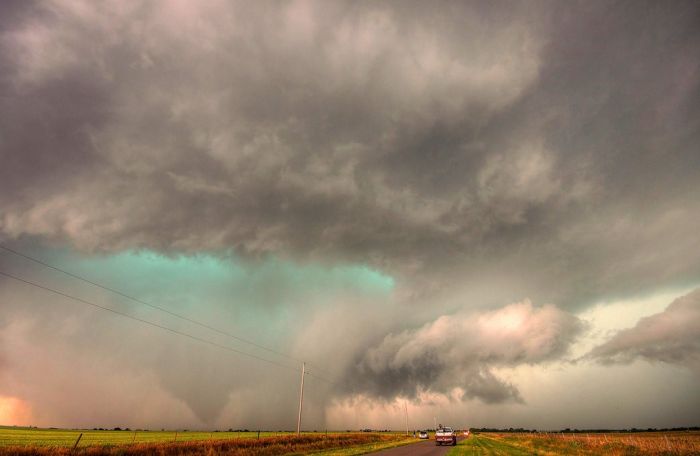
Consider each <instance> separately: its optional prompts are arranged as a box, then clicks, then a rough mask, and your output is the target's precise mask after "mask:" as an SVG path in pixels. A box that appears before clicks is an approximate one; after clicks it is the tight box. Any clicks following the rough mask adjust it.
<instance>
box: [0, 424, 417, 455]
mask: <svg viewBox="0 0 700 456" xmlns="http://www.w3.org/2000/svg"><path fill="white" fill-rule="evenodd" d="M2 431H6V429H4V430H0V435H2V434H3V432H2ZM24 432H25V433H28V434H31V433H34V432H36V433H37V434H35V435H34V438H35V440H31V439H29V438H26V439H24V441H23V442H22V443H17V442H16V440H13V441H10V442H11V443H10V442H8V441H3V446H0V455H3V456H4V455H13V456H25V455H26V456H28V455H90V456H93V455H94V456H97V455H120V456H156V455H157V456H171V455H178V456H180V455H183V456H184V455H207V456H209V455H235V456H277V455H288V454H307V453H314V454H319V455H323V456H333V455H338V456H351V455H359V454H365V453H369V452H372V451H376V450H379V449H383V448H390V447H393V446H398V445H402V444H406V443H410V442H412V441H413V440H414V439H412V438H408V437H406V436H404V435H400V434H383V433H382V434H379V433H361V434H360V433H329V434H325V433H305V434H302V435H300V436H297V435H295V434H292V433H269V432H268V433H263V432H261V433H260V438H257V432H254V433H253V432H248V433H236V432H212V433H202V432H184V433H178V437H179V438H180V439H181V440H180V441H177V440H175V432H172V433H166V432H148V434H149V438H150V439H152V440H150V441H140V442H138V441H136V442H134V443H131V442H129V441H115V436H113V435H112V433H115V432H119V431H83V432H84V434H83V435H84V436H85V433H87V434H88V435H89V436H90V437H92V438H91V439H88V440H86V441H85V442H83V439H82V438H81V440H80V442H79V444H78V445H77V446H76V448H75V449H73V445H74V442H75V440H74V441H73V442H72V444H70V445H66V439H65V437H64V436H63V433H71V432H72V434H73V437H76V440H77V436H78V435H80V432H81V431H77V432H76V431H59V430H48V431H44V432H43V433H42V431H41V430H24ZM52 432H53V433H54V434H55V435H49V436H48V437H54V439H53V440H51V439H50V438H48V439H47V435H46V434H51V433H52ZM142 432H145V431H142ZM121 433H122V434H125V435H126V434H132V435H133V432H124V431H121ZM90 434H92V435H90ZM274 434H277V435H274ZM136 435H138V432H137V434H136ZM205 435H206V437H205ZM132 438H133V437H132ZM98 439H102V440H98ZM158 439H160V440H158ZM106 442H109V443H106Z"/></svg>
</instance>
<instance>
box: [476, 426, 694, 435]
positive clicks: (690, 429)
mask: <svg viewBox="0 0 700 456" xmlns="http://www.w3.org/2000/svg"><path fill="white" fill-rule="evenodd" d="M469 430H470V431H471V432H474V433H479V432H527V433H530V434H533V433H540V432H541V433H567V434H568V433H571V434H581V433H588V434H594V433H608V434H610V433H615V432H619V433H622V432H624V433H631V432H681V431H700V426H691V427H674V428H646V429H641V428H635V427H633V428H630V429H570V428H566V429H561V430H558V431H541V430H538V429H524V428H507V429H506V428H469Z"/></svg>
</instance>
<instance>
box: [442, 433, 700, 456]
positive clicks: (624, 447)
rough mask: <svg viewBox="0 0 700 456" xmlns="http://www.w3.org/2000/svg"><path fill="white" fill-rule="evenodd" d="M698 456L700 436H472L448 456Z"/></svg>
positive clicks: (505, 434) (508, 434) (479, 434)
mask: <svg viewBox="0 0 700 456" xmlns="http://www.w3.org/2000/svg"><path fill="white" fill-rule="evenodd" d="M560 454H561V455H600V454H605V455H698V454H700V432H697V431H687V432H638V433H617V432H616V433H591V434H586V433H576V434H573V433H571V434H566V433H543V432H539V433H523V432H520V433H472V435H471V436H470V437H469V438H467V439H464V440H462V441H461V442H459V444H458V445H457V447H455V448H454V449H452V450H451V451H450V452H449V453H448V456H463V455H464V456H466V455H515V456H519V455H560Z"/></svg>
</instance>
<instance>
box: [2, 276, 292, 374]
mask: <svg viewBox="0 0 700 456" xmlns="http://www.w3.org/2000/svg"><path fill="white" fill-rule="evenodd" d="M0 275H2V276H5V277H8V278H10V279H13V280H17V281H19V282H22V283H24V284H27V285H31V286H33V287H36V288H40V289H42V290H45V291H49V292H51V293H54V294H56V295H59V296H62V297H64V298H68V299H71V300H73V301H77V302H80V303H82V304H86V305H89V306H92V307H95V308H97V309H101V310H104V311H107V312H111V313H113V314H115V315H119V316H121V317H124V318H128V319H130V320H134V321H138V322H140V323H143V324H146V325H149V326H152V327H155V328H158V329H162V330H164V331H168V332H170V333H173V334H176V335H178V336H182V337H187V338H189V339H192V340H195V341H198V342H201V343H204V344H208V345H212V346H214V347H217V348H220V349H223V350H228V351H230V352H233V353H237V354H239V355H243V356H247V357H249V358H254V359H256V360H259V361H263V362H266V363H268V364H272V365H275V366H278V367H282V368H284V369H289V370H292V371H295V372H296V371H298V369H297V368H295V367H292V366H289V365H286V364H282V363H278V362H276V361H272V360H270V359H267V358H263V357H261V356H257V355H254V354H252V353H248V352H244V351H242V350H237V349H235V348H232V347H229V346H227V345H222V344H218V343H216V342H212V341H210V340H207V339H204V338H201V337H198V336H194V335H192V334H189V333H186V332H184V331H180V330H177V329H173V328H170V327H168V326H164V325H160V324H158V323H154V322H152V321H149V320H145V319H143V318H139V317H135V316H133V315H129V314H128V313H125V312H120V311H118V310H115V309H112V308H110V307H106V306H102V305H100V304H96V303H94V302H92V301H88V300H86V299H83V298H80V297H77V296H73V295H71V294H68V293H64V292H62V291H60V290H56V289H54V288H51V287H47V286H45V285H41V284H39V283H36V282H33V281H31V280H27V279H23V278H21V277H18V276H16V275H13V274H9V273H7V272H4V271H0Z"/></svg>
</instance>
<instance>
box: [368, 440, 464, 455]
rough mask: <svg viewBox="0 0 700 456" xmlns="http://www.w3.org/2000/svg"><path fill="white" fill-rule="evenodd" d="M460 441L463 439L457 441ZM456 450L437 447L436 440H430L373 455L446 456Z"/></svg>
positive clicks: (447, 447)
mask: <svg viewBox="0 0 700 456" xmlns="http://www.w3.org/2000/svg"><path fill="white" fill-rule="evenodd" d="M457 440H458V441H459V440H461V439H457ZM451 448H454V447H453V446H452V445H439V446H438V445H435V440H433V439H430V440H426V441H424V442H419V443H412V444H410V445H404V446H400V447H396V448H389V449H388V450H382V451H377V452H376V453H372V455H377V456H379V455H381V456H444V455H445V454H447V452H448V451H450V449H451Z"/></svg>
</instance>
